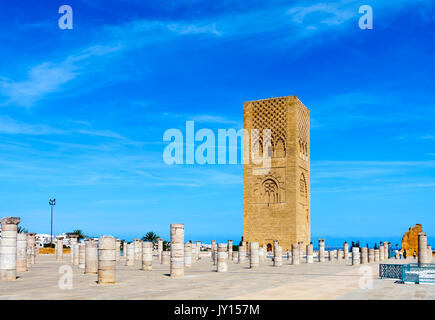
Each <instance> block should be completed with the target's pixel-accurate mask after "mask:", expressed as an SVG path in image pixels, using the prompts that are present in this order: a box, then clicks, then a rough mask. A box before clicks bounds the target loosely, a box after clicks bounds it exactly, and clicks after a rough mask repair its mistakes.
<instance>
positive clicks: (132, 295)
mask: <svg viewBox="0 0 435 320" xmlns="http://www.w3.org/2000/svg"><path fill="white" fill-rule="evenodd" d="M64 261H65V262H56V261H55V257H54V256H53V255H39V256H38V257H37V259H36V264H35V265H33V266H32V268H31V270H30V271H27V272H22V273H18V277H19V278H18V279H17V280H16V281H10V282H9V281H1V282H0V299H116V300H122V299H188V300H195V299H250V300H251V299H435V286H434V285H407V284H405V285H404V284H398V283H395V282H394V281H392V280H381V279H377V277H378V263H374V264H371V265H365V266H369V268H370V269H371V270H372V271H373V274H372V277H371V278H372V279H373V289H371V290H363V289H360V288H359V285H358V283H359V281H360V278H361V275H360V274H359V267H352V266H351V265H350V261H348V262H344V261H334V262H324V263H318V262H315V263H314V264H305V263H302V264H300V265H295V266H293V265H289V263H288V261H287V260H285V259H284V260H283V266H282V267H273V266H272V261H271V260H268V261H266V262H264V263H261V264H260V267H259V268H258V269H255V270H253V269H249V262H248V261H246V262H245V263H243V264H236V263H233V262H232V261H229V263H228V269H229V271H228V272H227V273H217V272H216V271H215V270H216V267H215V266H213V265H212V261H211V259H210V258H202V259H201V260H200V261H199V262H198V263H195V264H193V266H192V268H188V269H185V277H184V278H181V279H172V278H170V277H169V276H168V275H169V265H161V264H160V263H159V262H158V261H157V259H156V258H155V259H154V260H153V271H142V270H139V263H138V262H137V263H136V265H135V266H134V267H126V266H124V262H123V261H120V262H119V263H118V264H117V270H116V281H117V283H116V284H114V285H99V284H97V283H96V280H97V275H85V274H83V269H79V268H78V267H76V266H72V270H73V289H72V290H61V289H60V288H59V284H58V283H59V279H60V277H61V274H59V268H60V267H61V266H63V265H70V264H69V256H68V255H65V256H64ZM410 262H414V260H413V259H408V260H407V261H406V262H405V261H404V260H394V259H391V260H389V261H388V262H387V263H410ZM383 263H385V261H384V262H383Z"/></svg>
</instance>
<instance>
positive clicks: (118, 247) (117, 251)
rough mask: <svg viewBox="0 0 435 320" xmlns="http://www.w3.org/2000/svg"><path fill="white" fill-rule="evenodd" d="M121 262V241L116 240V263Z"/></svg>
mask: <svg viewBox="0 0 435 320" xmlns="http://www.w3.org/2000/svg"><path fill="white" fill-rule="evenodd" d="M120 260H121V240H120V239H116V262H118V261H120Z"/></svg>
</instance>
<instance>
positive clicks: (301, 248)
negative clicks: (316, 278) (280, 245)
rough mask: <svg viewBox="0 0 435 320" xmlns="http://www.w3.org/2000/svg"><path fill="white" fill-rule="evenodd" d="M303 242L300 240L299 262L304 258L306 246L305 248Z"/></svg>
mask: <svg viewBox="0 0 435 320" xmlns="http://www.w3.org/2000/svg"><path fill="white" fill-rule="evenodd" d="M303 244H304V243H303V242H298V247H299V249H298V252H299V262H300V261H303V260H304V248H303Z"/></svg>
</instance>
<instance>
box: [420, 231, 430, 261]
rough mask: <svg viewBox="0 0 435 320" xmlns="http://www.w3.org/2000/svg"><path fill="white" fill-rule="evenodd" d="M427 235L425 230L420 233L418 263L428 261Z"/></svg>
mask: <svg viewBox="0 0 435 320" xmlns="http://www.w3.org/2000/svg"><path fill="white" fill-rule="evenodd" d="M427 261H428V259H427V235H426V233H425V232H420V233H419V234H418V263H427Z"/></svg>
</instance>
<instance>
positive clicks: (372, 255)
mask: <svg viewBox="0 0 435 320" xmlns="http://www.w3.org/2000/svg"><path fill="white" fill-rule="evenodd" d="M373 262H375V249H369V263H373Z"/></svg>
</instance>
